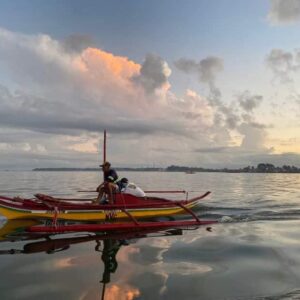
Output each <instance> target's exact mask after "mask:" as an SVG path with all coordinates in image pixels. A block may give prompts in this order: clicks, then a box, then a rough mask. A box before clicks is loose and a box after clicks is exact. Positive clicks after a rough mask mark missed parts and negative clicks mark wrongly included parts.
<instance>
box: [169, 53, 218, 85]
mask: <svg viewBox="0 0 300 300" xmlns="http://www.w3.org/2000/svg"><path fill="white" fill-rule="evenodd" d="M174 65H175V66H176V67H177V68H178V69H179V70H181V71H183V72H185V73H197V74H198V78H199V80H200V81H201V82H205V83H209V84H212V83H214V81H215V79H216V75H217V74H218V73H219V72H220V71H222V70H223V68H224V67H223V60H222V59H221V58H219V57H215V56H208V57H206V58H204V59H202V60H200V61H199V62H197V61H195V60H193V59H188V58H180V59H179V60H177V61H175V62H174Z"/></svg>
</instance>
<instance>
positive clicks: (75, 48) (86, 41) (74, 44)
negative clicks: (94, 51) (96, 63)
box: [61, 34, 95, 53]
mask: <svg viewBox="0 0 300 300" xmlns="http://www.w3.org/2000/svg"><path fill="white" fill-rule="evenodd" d="M61 43H62V46H63V47H64V49H65V50H66V52H70V53H72V52H74V53H81V52H82V51H83V50H85V49H87V48H91V47H94V46H95V42H94V40H93V39H92V37H91V36H89V35H84V34H72V35H70V36H68V37H67V38H66V39H64V40H63V41H62V42H61Z"/></svg>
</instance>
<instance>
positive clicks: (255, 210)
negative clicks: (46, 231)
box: [0, 172, 300, 300]
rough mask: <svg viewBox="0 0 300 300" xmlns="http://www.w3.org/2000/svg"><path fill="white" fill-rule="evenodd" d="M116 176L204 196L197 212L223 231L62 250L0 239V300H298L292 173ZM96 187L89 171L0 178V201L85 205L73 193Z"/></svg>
mask: <svg viewBox="0 0 300 300" xmlns="http://www.w3.org/2000/svg"><path fill="white" fill-rule="evenodd" d="M120 175H121V176H123V175H125V176H126V177H128V178H129V179H130V181H133V182H135V183H136V184H138V185H139V186H141V187H142V188H144V189H145V190H146V189H185V190H190V191H193V192H191V193H190V194H189V196H190V197H191V196H194V195H196V194H201V193H203V192H205V191H207V190H210V191H212V194H211V196H210V197H209V198H207V199H205V200H204V201H203V203H202V206H200V207H199V208H198V210H197V214H198V215H199V216H200V217H203V218H215V219H217V220H219V221H220V224H217V225H214V226H213V230H212V232H208V231H206V230H205V228H199V229H197V230H192V231H184V232H183V234H182V235H174V236H156V237H144V238H135V239H127V240H126V241H123V240H120V241H117V242H111V241H106V242H105V243H103V242H98V243H97V242H96V241H95V240H92V238H91V239H90V241H89V240H88V237H87V236H86V235H85V236H84V235H83V234H80V235H79V234H76V235H72V236H71V235H64V237H65V238H75V240H76V241H77V243H74V244H71V245H70V247H67V246H64V245H61V247H56V250H57V249H59V250H60V251H51V249H50V250H49V249H48V250H47V249H44V248H41V247H40V248H39V247H38V248H34V247H33V246H34V245H36V244H34V245H28V244H30V243H32V241H24V240H23V241H18V240H16V241H14V242H8V241H1V242H0V254H1V255H0V299H1V300H2V299H5V300H6V299H39V300H41V299H66V300H68V299H82V300H87V299H101V297H102V293H103V291H105V299H109V300H112V299H118V300H119V299H121V300H122V299H151V300H153V299H175V300H176V299H180V300H181V299H188V300H189V299H191V300H192V299H212V300H218V299H300V242H299V241H300V175H299V174H218V173H197V174H183V173H159V172H156V173H152V172H151V173H150V172H149V173H140V172H129V173H123V174H120ZM99 181H100V174H97V173H96V172H0V194H4V195H8V196H12V195H20V196H24V197H28V196H32V194H34V193H36V192H41V193H46V194H51V195H59V196H62V195H63V196H76V197H85V196H86V195H84V194H79V193H77V192H76V191H77V190H79V189H90V188H95V186H96V185H97V184H98V182H99ZM0 222H1V223H2V225H3V226H5V221H4V220H3V219H2V221H1V219H0ZM2 225H0V226H2ZM2 228H5V227H2ZM82 237H84V238H83V239H82V240H81V242H79V241H80V238H82ZM53 238H56V237H53ZM78 238H79V239H78ZM85 239H86V240H85ZM75 240H74V241H75ZM39 241H40V242H43V241H47V239H42V238H41V239H37V240H35V241H34V242H39ZM84 241H85V242H84ZM103 247H104V248H108V249H110V251H112V253H110V255H108V256H107V255H105V253H106V251H104V252H101V251H102V250H103ZM11 249H13V251H11V252H13V253H14V254H7V252H9V251H8V250H11ZM29 253H31V254H29ZM107 259H108V260H107ZM104 262H106V265H105V264H104ZM108 270H109V272H108ZM101 281H102V282H101ZM103 282H105V283H103Z"/></svg>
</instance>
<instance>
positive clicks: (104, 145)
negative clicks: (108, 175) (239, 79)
mask: <svg viewBox="0 0 300 300" xmlns="http://www.w3.org/2000/svg"><path fill="white" fill-rule="evenodd" d="M105 162H106V129H104V132H103V164H104V163H105ZM104 179H105V176H104V171H103V180H104Z"/></svg>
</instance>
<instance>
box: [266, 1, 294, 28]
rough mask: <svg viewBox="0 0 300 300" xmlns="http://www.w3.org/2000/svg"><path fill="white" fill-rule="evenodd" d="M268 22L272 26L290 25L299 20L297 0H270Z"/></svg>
mask: <svg viewBox="0 0 300 300" xmlns="http://www.w3.org/2000/svg"><path fill="white" fill-rule="evenodd" d="M270 5H271V7H270V11H269V14H268V20H269V21H270V23H271V24H273V25H280V24H291V23H295V22H298V21H299V20H300V1H299V0H270Z"/></svg>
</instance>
